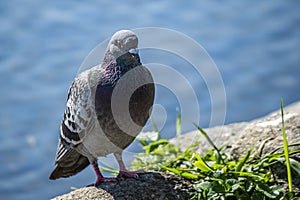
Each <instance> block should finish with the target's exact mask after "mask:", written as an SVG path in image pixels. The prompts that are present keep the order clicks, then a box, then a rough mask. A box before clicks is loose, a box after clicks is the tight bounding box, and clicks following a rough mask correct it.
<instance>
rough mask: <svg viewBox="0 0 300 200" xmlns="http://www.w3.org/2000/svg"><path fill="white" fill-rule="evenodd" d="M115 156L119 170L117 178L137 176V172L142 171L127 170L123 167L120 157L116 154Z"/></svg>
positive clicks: (140, 171)
mask: <svg viewBox="0 0 300 200" xmlns="http://www.w3.org/2000/svg"><path fill="white" fill-rule="evenodd" d="M116 158H117V161H118V163H119V166H120V170H119V174H118V176H117V178H138V173H144V171H143V170H138V171H128V170H127V169H126V167H125V164H124V162H123V160H122V157H121V156H117V155H116Z"/></svg>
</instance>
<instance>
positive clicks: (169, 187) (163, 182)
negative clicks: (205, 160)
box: [54, 172, 192, 200]
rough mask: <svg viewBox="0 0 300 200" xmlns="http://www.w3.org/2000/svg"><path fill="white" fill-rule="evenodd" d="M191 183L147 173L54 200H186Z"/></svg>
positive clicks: (173, 176)
mask: <svg viewBox="0 0 300 200" xmlns="http://www.w3.org/2000/svg"><path fill="white" fill-rule="evenodd" d="M191 187H192V186H191V183H190V182H189V181H188V180H185V179H183V178H181V177H178V176H175V175H172V174H168V173H155V172H149V173H144V174H140V175H139V178H138V179H132V178H128V179H124V180H120V181H116V182H105V183H102V184H101V185H100V186H98V188H96V187H94V186H90V187H85V188H80V189H77V190H74V191H72V192H70V193H69V194H65V195H62V196H59V197H56V198H54V199H55V200H67V199H70V200H71V199H78V200H79V199H89V200H90V199H99V200H113V199H137V200H139V199H140V200H144V199H146V200H147V199H149V200H150V199H165V200H176V199H178V200H179V199H188V197H189V191H191V189H192V188H191Z"/></svg>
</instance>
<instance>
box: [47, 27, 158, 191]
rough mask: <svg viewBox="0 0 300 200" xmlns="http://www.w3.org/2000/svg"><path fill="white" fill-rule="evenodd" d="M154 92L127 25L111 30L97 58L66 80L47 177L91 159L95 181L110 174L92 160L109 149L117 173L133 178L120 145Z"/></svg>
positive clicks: (136, 128)
mask: <svg viewBox="0 0 300 200" xmlns="http://www.w3.org/2000/svg"><path fill="white" fill-rule="evenodd" d="M154 93H155V88H154V82H153V78H152V75H151V73H150V71H149V70H148V69H147V68H146V67H144V66H143V65H142V64H141V61H140V57H139V54H138V38H137V36H136V35H135V33H134V32H132V31H130V30H121V31H118V32H116V33H115V34H114V35H113V36H112V38H111V39H110V41H109V43H108V46H107V49H106V52H105V55H104V58H103V61H102V64H100V65H97V66H95V67H93V68H91V69H88V70H86V71H84V72H82V73H80V74H79V75H77V76H76V78H75V79H74V81H73V83H72V84H71V86H70V89H69V91H68V97H67V103H66V109H65V112H64V116H63V119H62V122H61V125H60V134H59V142H58V147H57V153H56V159H55V168H54V170H53V171H52V173H51V175H50V177H49V179H51V180H55V179H58V178H65V177H69V176H73V175H75V174H77V173H78V172H80V171H82V170H83V169H85V168H86V167H87V166H89V165H92V166H93V169H94V171H95V173H96V176H97V180H96V183H95V185H99V184H100V183H102V182H105V181H113V180H116V178H107V177H104V176H103V175H102V174H101V172H100V170H99V166H98V162H97V159H98V158H99V157H104V156H107V155H109V154H111V153H113V155H114V156H115V158H116V160H117V161H118V164H119V174H118V176H117V178H137V177H138V175H137V173H138V172H133V171H129V170H127V169H126V167H125V164H124V162H123V160H122V151H123V150H124V149H125V148H126V147H127V146H129V145H130V144H131V143H132V142H133V141H134V139H135V138H136V136H137V135H138V134H139V132H140V131H141V130H142V128H143V127H144V126H145V124H146V122H147V120H148V119H149V116H150V114H151V109H152V106H153V102H154Z"/></svg>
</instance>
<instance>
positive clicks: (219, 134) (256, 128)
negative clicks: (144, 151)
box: [55, 102, 300, 200]
mask: <svg viewBox="0 0 300 200" xmlns="http://www.w3.org/2000/svg"><path fill="white" fill-rule="evenodd" d="M284 119H285V127H286V132H287V139H288V142H289V144H292V143H296V142H300V102H297V103H294V104H292V105H290V106H288V107H286V108H285V117H284ZM205 131H206V132H207V133H208V135H209V136H210V138H211V139H212V140H213V142H214V143H215V144H216V146H218V147H221V146H222V145H225V144H227V145H230V146H228V148H227V149H226V151H227V152H228V153H230V154H231V155H233V156H235V157H240V156H242V155H244V154H245V152H247V151H248V150H249V149H250V147H251V146H252V145H254V151H255V150H257V149H258V148H259V147H260V146H261V144H262V143H263V142H265V146H264V148H263V152H262V153H263V154H265V153H268V152H271V151H272V150H274V149H275V148H276V147H279V146H282V145H283V139H282V132H281V114H280V111H276V112H274V113H271V114H270V115H268V116H266V117H263V118H260V119H256V120H253V121H251V122H248V123H246V122H241V123H235V124H230V125H226V126H219V127H213V128H209V129H205ZM197 139H199V133H198V131H193V132H190V133H187V134H184V135H182V136H180V137H179V138H174V139H172V140H171V142H173V143H176V144H179V145H180V146H181V147H182V148H183V149H184V148H185V147H187V146H189V145H190V144H192V143H193V142H195V141H196V140H197ZM209 148H211V147H210V145H209V144H208V142H207V141H206V140H205V139H204V137H200V144H199V146H198V148H197V150H196V151H199V152H200V153H201V152H204V151H205V150H207V149H209ZM294 148H295V147H294ZM296 148H298V149H299V146H297V147H296ZM291 149H293V148H290V150H291ZM293 158H295V159H300V155H294V156H293ZM278 169H279V172H278V176H279V177H280V178H283V179H286V175H285V174H286V172H285V167H283V166H279V167H278ZM280 171H281V172H280ZM276 173H277V172H276ZM293 184H294V186H295V189H296V191H298V192H299V188H300V177H299V175H297V174H294V175H293ZM192 189H193V188H192V186H191V184H190V182H189V181H187V180H185V179H182V178H180V177H177V176H175V175H171V174H168V173H145V174H141V175H140V177H139V178H138V179H125V180H120V181H117V182H107V183H103V184H101V185H100V187H99V188H96V187H86V188H80V189H77V190H75V191H72V192H70V193H68V194H65V195H62V196H59V197H56V198H55V200H66V199H108V200H111V199H188V192H189V191H191V190H192Z"/></svg>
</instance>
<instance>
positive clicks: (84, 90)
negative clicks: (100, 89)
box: [56, 72, 94, 163]
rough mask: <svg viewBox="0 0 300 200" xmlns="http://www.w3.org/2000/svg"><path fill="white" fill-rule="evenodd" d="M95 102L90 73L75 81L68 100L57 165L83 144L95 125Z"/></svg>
mask: <svg viewBox="0 0 300 200" xmlns="http://www.w3.org/2000/svg"><path fill="white" fill-rule="evenodd" d="M93 102H94V100H93V98H92V91H91V88H90V85H89V81H88V72H85V73H82V74H80V75H79V76H78V77H76V78H75V80H74V81H73V83H72V85H71V87H70V89H69V93H68V99H67V105H66V110H65V113H64V118H63V120H62V123H61V126H60V140H59V144H58V149H57V154H56V163H57V162H59V161H61V160H63V159H64V158H65V157H66V156H68V154H70V153H71V151H72V150H73V147H75V146H77V145H79V144H81V143H82V141H83V139H84V138H85V136H86V134H88V133H89V131H90V129H91V128H92V125H93V117H94V116H93V113H94V111H93V109H94V104H93Z"/></svg>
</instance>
